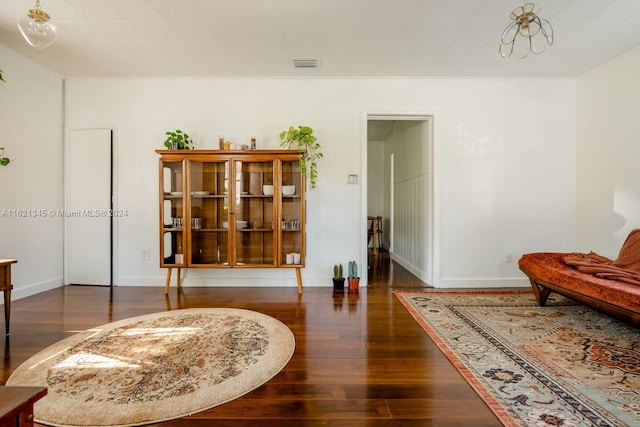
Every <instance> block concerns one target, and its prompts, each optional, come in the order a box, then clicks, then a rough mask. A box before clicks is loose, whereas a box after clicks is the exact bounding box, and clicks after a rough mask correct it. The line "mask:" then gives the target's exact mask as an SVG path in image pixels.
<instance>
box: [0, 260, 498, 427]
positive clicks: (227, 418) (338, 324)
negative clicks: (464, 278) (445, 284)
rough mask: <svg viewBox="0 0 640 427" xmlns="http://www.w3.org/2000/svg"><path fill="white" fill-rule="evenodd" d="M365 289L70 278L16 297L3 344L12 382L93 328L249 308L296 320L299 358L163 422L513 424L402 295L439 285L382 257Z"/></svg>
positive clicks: (284, 426)
mask: <svg viewBox="0 0 640 427" xmlns="http://www.w3.org/2000/svg"><path fill="white" fill-rule="evenodd" d="M370 263H371V265H372V268H371V269H370V272H369V277H370V283H369V286H368V287H367V288H361V289H360V291H359V292H358V293H357V294H350V293H348V292H347V291H345V292H344V293H340V294H339V295H334V294H333V291H332V288H331V287H330V284H328V286H327V287H326V288H304V293H303V295H302V296H298V294H297V289H296V288H183V289H182V290H181V291H180V292H178V291H177V290H176V288H175V287H172V288H171V291H170V293H169V296H167V297H165V295H164V292H163V287H162V286H163V285H164V283H159V284H158V287H126V286H123V287H118V286H116V287H113V288H112V289H110V288H106V287H86V286H67V287H64V288H60V289H55V290H52V291H48V292H44V293H41V294H38V295H34V296H32V297H28V298H23V299H21V300H18V301H15V302H14V303H13V305H12V310H11V311H12V316H11V317H12V319H11V336H10V340H9V341H6V342H5V343H4V346H3V347H2V349H3V352H4V359H3V363H2V365H1V366H2V369H1V372H2V380H1V384H4V383H5V382H6V381H7V378H8V377H9V376H10V375H11V373H12V372H13V371H14V370H15V369H16V368H17V367H18V366H19V365H20V364H21V363H22V362H24V361H25V360H26V359H27V358H29V357H30V356H32V355H33V354H34V353H36V352H38V351H39V350H41V349H43V348H44V347H46V346H48V345H50V344H53V343H54V342H56V341H58V340H60V339H62V338H65V337H67V336H69V335H72V334H73V333H75V332H77V331H81V330H85V329H87V328H90V327H93V326H97V325H101V324H104V323H109V322H112V321H116V320H119V319H124V318H127V317H132V316H138V315H142V314H147V313H152V312H157V311H161V310H172V309H177V308H191V307H237V308H245V309H249V310H255V311H259V312H262V313H265V314H268V315H270V316H273V317H275V318H277V319H279V320H280V321H282V322H284V323H285V324H286V325H287V326H289V328H290V329H291V330H292V331H293V333H294V334H295V337H296V350H295V353H294V355H293V357H292V358H291V361H290V362H289V364H288V365H287V366H286V367H285V368H284V369H283V370H282V371H281V372H280V373H278V374H277V375H276V376H275V377H274V378H272V379H271V380H270V381H268V382H267V383H266V384H264V385H263V386H261V387H259V388H257V389H256V390H254V391H252V392H250V393H248V394H246V395H244V396H242V397H240V398H238V399H236V400H234V401H232V402H229V403H227V404H224V405H221V406H218V407H216V408H214V409H211V410H208V411H205V412H202V413H199V414H196V415H193V416H191V417H187V418H183V419H180V420H175V421H171V422H166V423H162V424H158V425H162V426H210V425H215V426H233V427H239V426H258V427H262V426H278V427H288V426H310V427H316V426H318V427H319V426H328V427H340V426H376V427H377V426H380V427H387V426H402V427H412V426H441V427H442V426H465V427H466V426H500V425H501V423H500V422H499V421H498V420H497V418H496V417H495V416H494V415H493V413H492V412H491V411H490V410H489V409H488V408H487V406H486V405H485V404H484V403H483V402H482V400H481V399H480V398H479V397H478V396H477V395H476V393H475V392H474V391H473V389H472V388H471V387H470V386H469V385H468V384H467V383H466V382H465V380H464V379H463V378H462V377H461V376H460V375H459V374H458V372H457V371H456V370H455V368H454V367H453V366H452V365H451V364H450V363H449V362H448V360H447V359H446V357H445V356H444V355H443V354H442V353H441V352H440V351H439V350H438V348H437V347H436V346H435V345H434V344H433V342H432V341H431V340H430V339H429V337H428V336H427V335H426V334H425V333H424V332H423V330H422V329H421V328H420V327H419V326H418V324H417V323H416V322H415V321H414V320H413V319H412V317H411V316H410V315H409V313H408V312H407V311H406V309H405V308H404V307H403V306H402V305H401V304H400V302H399V301H398V300H397V299H396V298H395V296H393V294H392V290H394V289H400V288H402V289H407V288H420V289H424V290H427V289H428V288H427V286H426V285H425V284H424V283H422V282H421V281H419V280H418V279H416V278H415V276H413V275H411V274H410V273H408V272H407V271H406V270H405V269H403V268H402V267H400V266H398V265H397V264H395V263H391V262H390V261H389V257H388V255H387V254H382V255H381V256H377V257H374V256H371V257H370Z"/></svg>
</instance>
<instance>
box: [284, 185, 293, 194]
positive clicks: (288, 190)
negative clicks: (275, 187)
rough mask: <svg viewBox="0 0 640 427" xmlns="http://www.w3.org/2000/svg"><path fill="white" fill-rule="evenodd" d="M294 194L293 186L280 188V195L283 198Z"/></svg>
mask: <svg viewBox="0 0 640 427" xmlns="http://www.w3.org/2000/svg"><path fill="white" fill-rule="evenodd" d="M294 194H296V186H295V185H283V186H282V195H283V196H293V195H294Z"/></svg>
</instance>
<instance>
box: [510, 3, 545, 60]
mask: <svg viewBox="0 0 640 427" xmlns="http://www.w3.org/2000/svg"><path fill="white" fill-rule="evenodd" d="M541 11H542V9H541V8H539V7H538V5H536V4H534V3H525V4H524V5H523V6H520V7H517V8H515V9H514V10H513V12H511V14H510V15H509V17H510V18H511V20H512V21H513V22H510V23H509V25H507V28H505V30H504V31H503V32H502V37H501V38H500V48H499V50H500V55H502V57H503V58H508V57H510V56H512V55H513V56H515V57H516V58H519V59H522V58H525V57H527V55H529V52H533V53H535V54H539V53H542V52H544V50H545V49H546V48H547V46H551V45H552V44H553V28H552V27H551V24H550V23H549V21H547V20H546V19H544V18H541V17H540V12H541Z"/></svg>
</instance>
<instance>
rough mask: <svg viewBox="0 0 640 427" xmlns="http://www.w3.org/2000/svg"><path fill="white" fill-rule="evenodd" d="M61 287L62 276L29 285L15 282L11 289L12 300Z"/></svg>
mask: <svg viewBox="0 0 640 427" xmlns="http://www.w3.org/2000/svg"><path fill="white" fill-rule="evenodd" d="M60 287H62V277H58V278H56V279H51V280H45V281H43V282H38V283H32V284H29V285H20V286H16V285H15V283H14V285H13V290H12V291H11V301H16V300H19V299H21V298H26V297H30V296H32V295H36V294H39V293H41V292H45V291H50V290H51V289H56V288H60Z"/></svg>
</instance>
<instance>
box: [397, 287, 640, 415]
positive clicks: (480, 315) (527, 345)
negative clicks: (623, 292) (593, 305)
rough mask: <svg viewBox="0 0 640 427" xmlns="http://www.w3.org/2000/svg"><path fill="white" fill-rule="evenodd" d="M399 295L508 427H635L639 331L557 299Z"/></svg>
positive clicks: (639, 408) (639, 410) (639, 398)
mask: <svg viewBox="0 0 640 427" xmlns="http://www.w3.org/2000/svg"><path fill="white" fill-rule="evenodd" d="M395 295H396V296H397V298H398V299H399V300H400V301H401V302H402V304H403V305H404V306H405V307H406V308H407V310H409V312H410V313H411V314H412V315H413V317H414V318H415V319H416V320H417V321H418V323H419V324H420V325H421V326H422V328H423V329H424V330H425V332H426V333H427V334H428V335H429V336H430V337H431V339H432V340H433V341H434V342H435V343H436V344H437V345H438V347H439V348H440V350H442V352H443V353H444V354H445V355H446V356H447V357H448V358H449V360H450V361H451V363H453V365H454V366H455V367H456V369H458V371H459V372H460V374H462V376H463V377H464V378H465V379H466V380H467V381H468V382H469V384H470V385H471V386H472V387H473V388H474V390H475V391H476V392H477V393H478V395H480V397H481V398H482V399H483V400H484V401H485V403H486V404H487V406H489V408H491V410H492V411H493V412H494V413H495V414H496V416H497V417H498V419H499V420H500V421H501V422H502V423H503V424H504V425H505V426H539V427H543V426H545V427H546V426H562V427H577V426H639V425H640V330H639V329H638V328H634V327H633V326H630V325H627V324H624V323H620V322H618V321H616V320H614V319H612V318H609V317H607V316H605V315H603V314H600V313H598V312H595V311H592V310H591V309H589V308H586V307H585V306H583V305H578V304H576V303H573V302H572V301H571V300H568V299H566V298H564V297H562V296H559V295H553V296H552V297H550V300H549V302H548V303H547V306H546V307H539V306H538V305H537V304H536V302H535V298H534V297H533V294H531V293H529V292H517V293H509V292H499V293H496V292H492V293H487V292H475V293H469V292H431V293H426V292H423V293H417V292H401V291H396V292H395ZM551 298H553V300H551Z"/></svg>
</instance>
